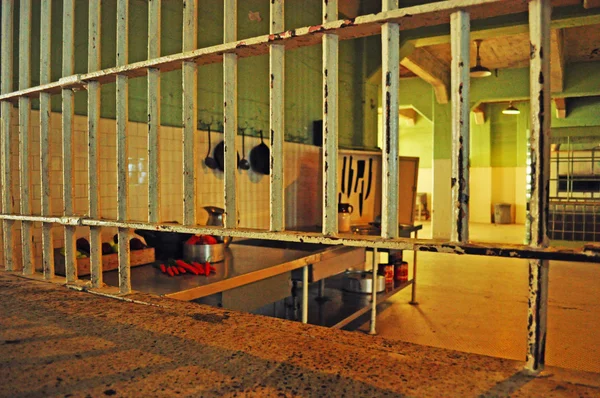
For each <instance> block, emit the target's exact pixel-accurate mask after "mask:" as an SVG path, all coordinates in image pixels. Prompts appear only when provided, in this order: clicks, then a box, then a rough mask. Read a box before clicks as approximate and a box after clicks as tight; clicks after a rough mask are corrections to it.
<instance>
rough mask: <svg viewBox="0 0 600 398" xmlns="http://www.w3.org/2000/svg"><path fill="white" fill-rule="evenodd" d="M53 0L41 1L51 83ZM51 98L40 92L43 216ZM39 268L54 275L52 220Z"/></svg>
mask: <svg viewBox="0 0 600 398" xmlns="http://www.w3.org/2000/svg"><path fill="white" fill-rule="evenodd" d="M51 27H52V0H43V1H42V3H41V5H40V84H47V83H50V80H51V74H50V72H51V70H50V57H51V37H52V29H51ZM50 101H51V95H50V94H49V93H40V166H41V167H40V197H41V213H42V216H43V217H49V216H50V215H51V213H52V212H51V208H50V206H51V203H52V201H51V196H50V164H49V159H50V128H51V125H50ZM42 269H43V273H44V279H52V278H54V241H53V239H52V224H51V223H50V222H42Z"/></svg>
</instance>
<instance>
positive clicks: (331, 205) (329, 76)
mask: <svg viewBox="0 0 600 398" xmlns="http://www.w3.org/2000/svg"><path fill="white" fill-rule="evenodd" d="M337 17H338V9H337V0H323V23H327V22H331V21H335V20H336V19H337ZM338 55H339V38H338V36H337V35H335V34H325V35H323V235H335V234H337V232H338V222H337V212H338V207H337V205H338V203H337V197H338V195H337V190H338V189H337V169H338V167H337V162H338Z"/></svg>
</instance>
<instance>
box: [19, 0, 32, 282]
mask: <svg viewBox="0 0 600 398" xmlns="http://www.w3.org/2000/svg"><path fill="white" fill-rule="evenodd" d="M20 7H21V8H20V12H19V89H25V88H28V87H29V85H30V84H31V29H30V26H29V24H30V23H31V0H21V1H20ZM30 110H31V99H30V98H29V97H19V161H20V186H21V187H20V188H21V198H20V207H21V214H23V215H31V196H30V178H29V177H30V171H29V137H30V135H29V133H30V131H29V127H30V114H31V112H30ZM32 229H33V224H32V223H31V222H29V221H22V222H21V247H22V251H21V260H22V262H23V274H24V275H31V274H33V272H34V271H35V266H34V258H33V248H32V245H33V231H32Z"/></svg>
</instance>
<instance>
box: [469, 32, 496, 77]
mask: <svg viewBox="0 0 600 398" xmlns="http://www.w3.org/2000/svg"><path fill="white" fill-rule="evenodd" d="M482 41H483V40H481V39H477V40H475V45H476V46H477V62H476V63H475V66H474V67H472V68H471V73H470V74H471V77H487V76H491V75H492V71H491V70H489V69H488V68H486V67H485V66H483V65H481V57H480V56H479V47H480V46H481V42H482Z"/></svg>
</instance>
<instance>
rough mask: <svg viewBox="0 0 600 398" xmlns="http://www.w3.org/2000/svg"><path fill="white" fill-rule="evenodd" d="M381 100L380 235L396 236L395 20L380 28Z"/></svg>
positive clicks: (389, 6)
mask: <svg viewBox="0 0 600 398" xmlns="http://www.w3.org/2000/svg"><path fill="white" fill-rule="evenodd" d="M396 7H397V4H396V2H395V1H394V0H384V1H383V2H382V9H383V11H384V12H389V11H391V10H393V9H395V8H396ZM381 79H382V82H381V87H382V90H381V96H382V98H381V103H382V106H383V120H382V125H383V148H382V153H381V160H382V170H383V171H382V175H383V177H382V182H381V198H382V199H381V201H382V203H381V236H382V237H384V238H396V237H398V182H399V179H398V155H399V143H398V117H399V115H398V89H399V80H400V31H399V26H398V24H397V23H393V22H387V23H385V24H383V26H382V27H381Z"/></svg>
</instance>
